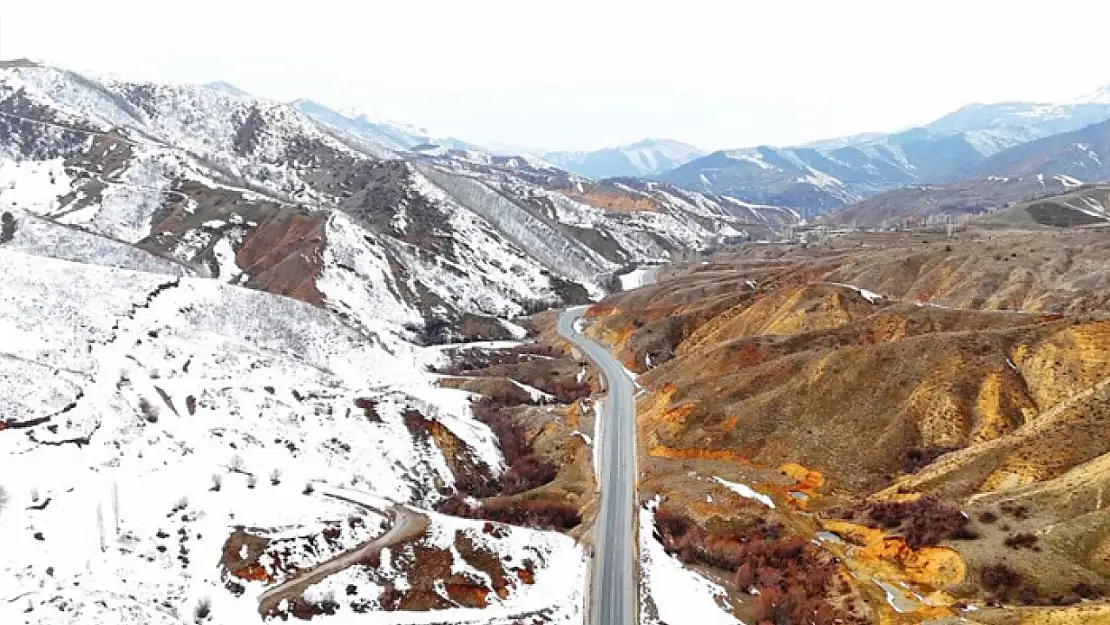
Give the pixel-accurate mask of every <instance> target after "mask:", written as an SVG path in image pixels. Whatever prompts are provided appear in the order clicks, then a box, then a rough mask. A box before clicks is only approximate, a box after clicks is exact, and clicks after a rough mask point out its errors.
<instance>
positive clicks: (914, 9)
mask: <svg viewBox="0 0 1110 625" xmlns="http://www.w3.org/2000/svg"><path fill="white" fill-rule="evenodd" d="M13 4H15V5H16V6H14V7H12V8H5V11H4V15H3V16H2V18H0V19H2V20H3V23H2V25H0V28H2V31H3V32H2V33H0V54H3V56H4V57H7V58H10V57H13V56H31V57H38V58H46V59H49V60H52V61H54V62H58V63H61V64H65V65H69V66H74V67H81V68H91V69H95V70H99V71H112V72H115V73H119V74H123V75H125V76H135V77H140V78H148V79H158V80H170V81H186V82H204V81H209V80H214V79H224V80H228V81H230V82H233V83H235V84H238V85H240V86H241V87H244V88H246V89H248V90H250V91H252V92H255V93H257V94H259V95H265V96H269V97H273V98H277V99H283V100H287V99H292V98H296V97H312V98H315V99H319V100H321V101H323V102H325V103H327V104H331V105H334V106H348V105H355V106H358V107H360V108H365V109H373V110H376V111H381V112H382V113H384V114H385V115H387V116H389V117H392V118H394V119H398V120H400V121H405V122H410V123H415V124H419V125H422V126H427V127H429V128H430V129H431V130H433V131H435V132H439V133H449V134H453V135H456V136H460V137H463V138H469V139H472V140H496V141H500V142H506V143H515V144H525V145H538V146H545V147H549V148H552V149H555V148H593V147H600V146H602V145H608V144H614V143H619V142H627V141H632V140H636V139H638V138H641V137H643V136H647V135H651V136H673V137H675V138H678V139H681V140H685V141H688V142H691V143H694V144H697V145H701V146H704V147H707V148H714V147H735V146H741V145H748V144H753V143H760V142H770V143H790V142H797V141H804V140H810V139H816V138H821V137H825V136H830V135H837V134H845V133H853V132H859V131H864V130H873V129H878V130H884V129H892V128H895V127H900V126H904V125H906V124H909V123H915V122H922V121H927V120H929V119H930V118H933V117H936V116H939V115H940V114H943V113H945V112H947V111H949V110H951V109H954V108H957V107H959V106H960V105H962V104H964V103H966V102H969V101H995V100H1008V99H1063V98H1067V97H1068V96H1071V95H1075V94H1078V93H1080V92H1083V91H1086V90H1089V89H1091V88H1093V87H1095V86H1098V85H1101V84H1104V83H1110V72H1107V71H1106V70H1105V64H1104V58H1105V54H1104V48H1103V45H1104V44H1103V43H1102V42H1101V38H1100V37H1098V36H1094V35H1092V36H1075V35H1074V32H1073V31H1074V28H1073V26H1074V23H1075V20H1076V19H1081V20H1082V22H1083V23H1104V22H1107V21H1110V19H1108V18H1110V4H1108V3H1104V2H1100V1H1099V0H1059V1H1058V2H1055V3H1053V5H1052V6H1051V9H1046V8H1045V7H1040V8H1038V9H1036V10H1030V9H1027V8H1026V7H1022V6H1020V5H1018V4H1015V3H1013V2H1003V1H998V0H976V1H974V2H972V1H968V0H936V1H932V2H897V3H896V2H889V1H885V0H884V1H876V0H841V1H839V2H827V0H794V1H792V2H720V1H719V0H713V1H706V0H686V1H684V2H681V3H674V2H651V1H647V0H645V1H638V2H631V1H624V0H608V1H602V0H592V1H588V0H563V1H562V2H558V3H546V2H544V3H541V2H520V1H519V0H513V1H508V0H505V1H502V0H487V1H480V0H469V1H467V2H457V1H453V0H445V1H432V0H424V1H419V0H410V1H403V2H402V1H397V0H390V1H388V2H383V1H375V2H359V3H355V2H336V1H334V0H316V1H314V2H311V3H301V2H298V3H293V2H288V0H287V1H286V2H284V3H282V2H241V1H240V2H234V1H232V0H193V1H191V2H188V3H184V4H176V5H171V6H172V7H173V8H166V5H157V4H151V3H149V2H145V1H144V2H140V1H137V0H104V1H102V2H97V3H87V2H83V1H79V0H55V1H53V2H50V1H46V0H43V1H40V2H33V3H32V2H22V3H13Z"/></svg>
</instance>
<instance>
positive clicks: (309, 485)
mask: <svg viewBox="0 0 1110 625" xmlns="http://www.w3.org/2000/svg"><path fill="white" fill-rule="evenodd" d="M301 492H302V493H304V494H305V495H311V494H312V493H314V492H316V488H315V487H314V486H313V485H312V482H305V485H304V490H303V491H301Z"/></svg>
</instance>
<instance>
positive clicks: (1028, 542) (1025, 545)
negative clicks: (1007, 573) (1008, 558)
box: [1002, 533, 1037, 549]
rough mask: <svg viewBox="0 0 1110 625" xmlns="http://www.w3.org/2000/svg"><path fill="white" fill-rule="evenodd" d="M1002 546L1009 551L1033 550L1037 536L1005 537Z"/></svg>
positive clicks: (1017, 535) (1014, 535) (1025, 534)
mask: <svg viewBox="0 0 1110 625" xmlns="http://www.w3.org/2000/svg"><path fill="white" fill-rule="evenodd" d="M1002 544H1004V545H1006V546H1007V547H1009V548H1010V549H1033V548H1035V546H1036V544H1037V535H1036V534H1028V533H1021V534H1011V535H1009V536H1007V537H1006V540H1004V541H1002Z"/></svg>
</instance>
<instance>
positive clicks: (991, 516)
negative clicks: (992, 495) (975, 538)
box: [978, 510, 998, 525]
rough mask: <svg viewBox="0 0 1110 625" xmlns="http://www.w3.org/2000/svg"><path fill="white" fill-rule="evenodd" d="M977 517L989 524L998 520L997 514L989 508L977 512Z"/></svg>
mask: <svg viewBox="0 0 1110 625" xmlns="http://www.w3.org/2000/svg"><path fill="white" fill-rule="evenodd" d="M978 519H979V522H980V523H983V524H986V525H990V524H992V523H994V522H995V521H997V520H998V515H997V514H995V513H993V512H991V511H990V510H984V511H982V512H980V513H979V516H978Z"/></svg>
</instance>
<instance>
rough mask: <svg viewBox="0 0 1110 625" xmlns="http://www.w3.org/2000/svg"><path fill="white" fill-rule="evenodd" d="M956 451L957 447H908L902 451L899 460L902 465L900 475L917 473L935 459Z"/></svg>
mask: <svg viewBox="0 0 1110 625" xmlns="http://www.w3.org/2000/svg"><path fill="white" fill-rule="evenodd" d="M957 449H959V447H942V446H935V447H910V448H909V449H907V450H905V451H903V452H902V455H901V456H900V458H899V460H900V461H901V463H902V473H917V472H918V471H920V470H921V469H924V468H925V467H927V466H929V465H930V464H932V463H933V461H935V460H936V459H937V458H939V457H941V456H943V455H944V454H947V453H949V452H953V451H956V450H957Z"/></svg>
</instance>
